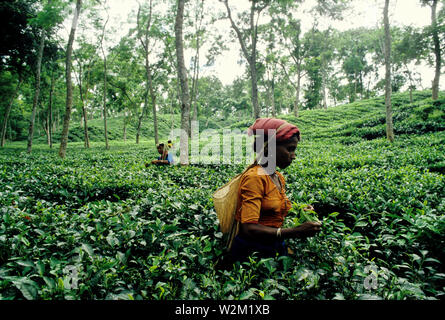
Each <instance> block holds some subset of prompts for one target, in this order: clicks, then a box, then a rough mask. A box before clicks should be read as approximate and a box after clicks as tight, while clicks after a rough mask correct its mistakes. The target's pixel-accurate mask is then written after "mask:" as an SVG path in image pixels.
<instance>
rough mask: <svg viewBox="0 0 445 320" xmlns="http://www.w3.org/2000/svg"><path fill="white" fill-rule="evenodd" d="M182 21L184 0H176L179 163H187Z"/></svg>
mask: <svg viewBox="0 0 445 320" xmlns="http://www.w3.org/2000/svg"><path fill="white" fill-rule="evenodd" d="M183 22H184V0H178V11H177V13H176V22H175V44H176V57H177V60H178V77H179V80H180V84H181V129H182V130H181V138H180V146H179V147H180V151H181V153H180V163H181V164H182V165H188V163H189V159H188V149H189V146H188V137H189V136H190V91H189V87H188V82H187V69H186V68H185V63H184V46H183V39H182V35H183V34H182V28H183Z"/></svg>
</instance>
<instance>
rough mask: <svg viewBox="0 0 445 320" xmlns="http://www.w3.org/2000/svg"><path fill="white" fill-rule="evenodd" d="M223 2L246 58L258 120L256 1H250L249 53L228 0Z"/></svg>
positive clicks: (254, 109)
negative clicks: (233, 17)
mask: <svg viewBox="0 0 445 320" xmlns="http://www.w3.org/2000/svg"><path fill="white" fill-rule="evenodd" d="M223 2H224V4H225V6H226V9H227V15H228V18H229V20H230V23H231V25H232V28H233V30H235V33H236V35H237V37H238V40H239V43H240V45H241V49H242V52H243V54H244V57H245V58H246V60H247V62H248V64H249V71H250V79H251V95H252V109H253V116H254V118H255V119H258V118H259V117H260V108H259V105H258V74H257V69H256V57H257V51H256V44H257V25H256V24H255V21H254V17H255V4H256V1H252V5H251V8H250V39H251V40H250V41H251V51H250V53H249V51H248V49H247V46H246V42H245V40H244V37H243V35H242V34H241V31H240V29H239V28H238V27H237V25H236V24H235V22H234V21H233V19H232V13H231V10H230V7H229V4H228V0H224V1H223ZM260 12H261V10H260ZM258 15H259V13H258Z"/></svg>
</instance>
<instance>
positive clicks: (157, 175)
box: [0, 92, 445, 300]
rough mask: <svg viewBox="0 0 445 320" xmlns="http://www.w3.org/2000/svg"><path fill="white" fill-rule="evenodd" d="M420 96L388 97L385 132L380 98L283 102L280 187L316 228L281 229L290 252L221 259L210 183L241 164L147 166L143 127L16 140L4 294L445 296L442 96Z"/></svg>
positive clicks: (10, 164)
mask: <svg viewBox="0 0 445 320" xmlns="http://www.w3.org/2000/svg"><path fill="white" fill-rule="evenodd" d="M429 96H430V93H428V92H417V93H416V94H415V102H414V104H412V105H411V104H410V103H409V99H408V95H406V94H400V95H395V96H394V98H393V101H394V123H395V130H396V141H395V143H394V144H390V143H388V142H387V141H386V139H385V118H384V102H383V98H376V99H371V100H364V101H360V102H356V103H354V104H350V105H345V106H339V107H334V108H330V109H328V110H316V111H303V112H302V113H301V117H299V118H294V117H292V116H284V117H283V118H285V119H287V120H289V121H291V122H293V123H296V124H297V125H298V126H299V127H300V129H301V131H302V137H303V140H302V142H301V143H300V145H299V146H298V149H297V160H296V161H294V163H293V164H292V166H291V167H289V168H287V169H286V170H284V172H283V174H284V175H285V178H286V183H287V184H286V191H287V194H288V196H289V198H290V199H291V201H293V202H295V203H296V204H305V203H307V204H312V205H313V206H314V208H315V210H316V211H317V213H318V215H319V218H320V220H322V222H323V228H322V232H321V233H320V234H319V235H317V236H316V237H313V238H309V239H307V240H290V241H288V245H289V247H290V248H292V250H293V251H294V254H293V255H290V256H288V257H280V258H275V259H258V258H256V257H252V259H251V260H250V262H248V263H244V264H241V265H234V266H231V267H228V268H225V269H224V268H219V267H218V266H216V262H217V261H218V257H220V255H221V253H222V252H223V249H224V236H223V234H222V233H221V232H219V226H218V220H217V217H216V213H215V212H214V210H213V206H212V200H211V195H212V193H213V192H214V191H215V190H216V188H217V187H219V186H221V185H222V184H224V183H225V182H227V181H228V180H229V179H230V178H231V177H232V176H234V175H236V174H238V173H239V172H241V171H242V170H243V166H242V165H224V166H219V165H190V166H187V167H181V166H171V167H155V166H149V167H148V168H146V167H145V166H144V164H145V163H146V162H148V161H149V160H150V159H153V158H154V157H155V151H156V150H155V149H154V147H153V143H152V142H144V143H142V144H140V145H135V144H134V142H133V141H127V142H126V143H124V142H120V141H114V142H113V143H112V144H111V150H109V151H105V150H104V147H103V144H102V143H100V142H96V143H93V144H92V148H91V149H89V150H85V149H84V148H83V143H81V142H79V143H70V144H69V148H68V156H67V158H66V159H65V160H61V159H60V158H59V157H58V156H57V150H56V149H57V148H55V149H54V150H51V149H49V147H48V146H46V145H44V144H41V145H37V146H35V147H34V149H33V152H32V154H27V153H26V148H25V143H24V142H17V143H12V144H9V145H7V146H6V147H5V148H4V149H1V150H0V300H2V299H3V300H17V299H82V300H92V299H99V300H102V299H134V300H140V299H148V300H154V299H222V300H225V299H285V300H302V299H314V300H315V299H348V300H349V299H391V300H392V299H444V298H445V268H444V267H445V176H444V174H445V98H444V97H443V96H442V98H441V99H439V100H438V101H435V102H432V101H431V99H429V98H428V97H429ZM251 122H252V121H251V120H249V121H241V122H236V123H232V126H231V127H232V128H235V127H237V128H242V129H245V128H246V127H247V126H248V125H250V123H251ZM292 214H294V213H290V214H289V217H288V218H287V221H286V224H287V225H290V224H291V221H292Z"/></svg>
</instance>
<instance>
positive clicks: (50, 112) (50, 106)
mask: <svg viewBox="0 0 445 320" xmlns="http://www.w3.org/2000/svg"><path fill="white" fill-rule="evenodd" d="M54 82H55V81H54V70H53V71H52V72H51V87H50V89H49V102H48V139H49V141H48V142H49V147H50V148H51V149H52V148H53V94H54Z"/></svg>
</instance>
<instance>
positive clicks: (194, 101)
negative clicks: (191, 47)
mask: <svg viewBox="0 0 445 320" xmlns="http://www.w3.org/2000/svg"><path fill="white" fill-rule="evenodd" d="M200 1H201V6H200V8H199V9H198V10H196V15H195V26H196V29H195V33H196V51H195V59H194V61H193V79H192V92H191V101H190V105H191V106H192V107H193V117H192V120H193V121H198V104H197V99H198V86H199V53H200V49H201V38H200V34H201V26H202V19H203V10H204V0H200Z"/></svg>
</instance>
